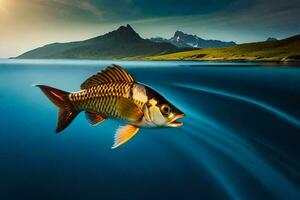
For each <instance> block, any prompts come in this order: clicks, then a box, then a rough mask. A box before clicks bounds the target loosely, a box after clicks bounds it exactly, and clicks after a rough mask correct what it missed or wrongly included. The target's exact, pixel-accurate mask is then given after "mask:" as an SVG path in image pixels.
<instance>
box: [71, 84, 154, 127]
mask: <svg viewBox="0 0 300 200" xmlns="http://www.w3.org/2000/svg"><path fill="white" fill-rule="evenodd" d="M69 100H70V101H71V102H72V104H73V105H74V107H75V108H76V109H77V110H80V111H89V112H96V113H99V114H101V115H102V116H104V117H106V118H116V119H120V120H126V121H130V122H134V121H135V120H136V119H132V118H126V117H127V115H126V114H125V115H124V113H123V112H124V106H128V104H130V103H132V105H135V106H137V107H138V108H139V109H141V110H142V108H143V106H144V105H145V103H146V102H147V100H148V98H147V95H146V88H145V86H143V85H141V84H139V83H127V82H116V83H106V84H101V85H97V86H94V87H91V88H88V89H85V90H82V91H79V92H75V93H70V94H69ZM124 101H125V102H126V103H125V105H124ZM128 102H129V103H128ZM132 105H131V106H130V107H129V109H133V108H132Z"/></svg>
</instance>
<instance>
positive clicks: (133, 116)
mask: <svg viewBox="0 0 300 200" xmlns="http://www.w3.org/2000/svg"><path fill="white" fill-rule="evenodd" d="M116 109H117V111H118V112H119V113H120V114H121V116H122V118H123V119H125V120H128V121H138V120H139V119H141V117H142V116H143V115H144V113H143V111H142V110H141V109H140V108H139V107H138V106H137V105H136V104H135V103H133V102H132V101H130V100H129V99H127V98H121V99H120V100H119V101H118V103H117V105H116Z"/></svg>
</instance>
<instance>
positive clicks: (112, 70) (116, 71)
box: [80, 65, 134, 89]
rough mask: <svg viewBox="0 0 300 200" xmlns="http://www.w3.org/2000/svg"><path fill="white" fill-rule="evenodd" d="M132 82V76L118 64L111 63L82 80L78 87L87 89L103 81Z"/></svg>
mask: <svg viewBox="0 0 300 200" xmlns="http://www.w3.org/2000/svg"><path fill="white" fill-rule="evenodd" d="M113 82H127V83H132V82H134V78H133V77H132V76H131V75H130V74H129V73H128V72H127V71H125V70H124V69H123V68H122V67H120V66H118V65H112V66H109V67H107V68H105V69H104V70H102V71H101V72H98V73H97V74H95V75H93V76H91V77H90V78H88V79H87V80H86V81H84V82H83V83H82V84H81V86H80V88H81V89H87V88H91V87H94V86H97V85H101V84H104V83H113Z"/></svg>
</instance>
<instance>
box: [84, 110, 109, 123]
mask: <svg viewBox="0 0 300 200" xmlns="http://www.w3.org/2000/svg"><path fill="white" fill-rule="evenodd" d="M85 116H86V118H87V120H88V121H89V123H90V124H91V125H93V126H96V125H99V124H100V123H102V122H103V121H104V120H105V117H103V116H102V115H100V114H99V113H97V112H90V111H86V112H85Z"/></svg>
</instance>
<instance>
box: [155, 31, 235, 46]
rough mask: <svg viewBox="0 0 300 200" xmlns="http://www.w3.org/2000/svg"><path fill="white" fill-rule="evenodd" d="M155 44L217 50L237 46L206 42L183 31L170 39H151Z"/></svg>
mask: <svg viewBox="0 0 300 200" xmlns="http://www.w3.org/2000/svg"><path fill="white" fill-rule="evenodd" d="M150 40H151V41H153V42H157V43H161V42H169V43H171V44H173V45H175V46H177V47H179V48H186V47H193V48H217V47H230V46H235V45H236V43H235V42H224V41H220V40H205V39H202V38H200V37H198V36H197V35H190V34H186V33H184V32H182V31H176V32H175V34H174V36H173V37H171V38H170V39H165V38H161V37H156V38H151V39H150Z"/></svg>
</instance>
